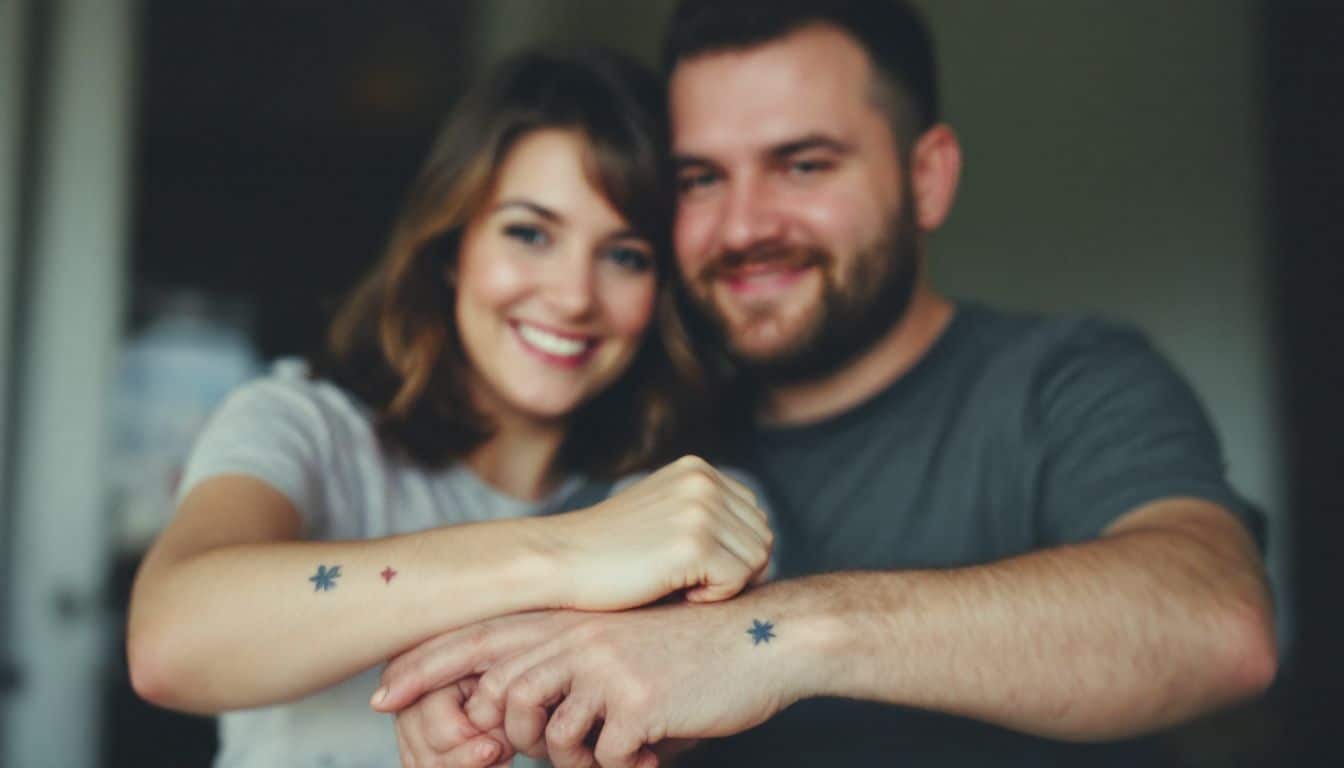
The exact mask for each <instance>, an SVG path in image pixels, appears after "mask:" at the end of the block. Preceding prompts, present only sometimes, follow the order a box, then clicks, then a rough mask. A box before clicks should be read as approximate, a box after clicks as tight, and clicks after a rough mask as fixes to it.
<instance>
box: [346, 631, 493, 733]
mask: <svg viewBox="0 0 1344 768" xmlns="http://www.w3.org/2000/svg"><path fill="white" fill-rule="evenodd" d="M493 640H494V639H493V638H492V637H491V636H490V634H489V631H488V630H487V629H484V628H478V627H468V628H465V629H461V630H457V631H455V632H449V633H447V634H445V635H440V636H439V637H436V638H434V639H433V640H429V641H427V642H425V643H422V644H421V645H419V646H417V647H415V648H412V649H411V650H409V651H407V652H405V653H403V654H401V655H400V656H398V657H396V658H395V659H393V660H392V661H391V662H389V663H388V665H387V667H386V668H384V669H383V675H382V679H381V680H380V682H379V687H378V690H376V691H374V693H373V696H372V698H370V700H369V705H370V706H371V707H373V708H374V709H375V710H378V711H380V712H396V711H398V710H400V709H403V708H405V707H407V706H409V705H410V704H411V703H412V702H414V701H415V700H417V699H419V698H420V697H421V696H423V695H424V694H425V693H426V692H428V691H432V690H435V689H438V688H443V687H444V686H447V685H451V684H452V683H454V682H456V681H457V680H459V679H461V678H463V677H466V676H468V675H471V674H473V673H474V672H475V671H476V670H475V668H476V667H485V666H488V665H489V662H490V660H491V657H492V656H493V655H494V651H495V649H494V648H493V647H492V646H493V642H492V641H493Z"/></svg>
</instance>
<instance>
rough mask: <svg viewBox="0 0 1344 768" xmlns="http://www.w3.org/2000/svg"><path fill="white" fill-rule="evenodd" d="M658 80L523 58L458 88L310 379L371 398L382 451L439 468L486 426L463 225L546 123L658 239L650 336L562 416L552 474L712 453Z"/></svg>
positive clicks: (612, 60)
mask: <svg viewBox="0 0 1344 768" xmlns="http://www.w3.org/2000/svg"><path fill="white" fill-rule="evenodd" d="M665 103H666V102H665V97H664V91H663V87H662V84H661V82H660V80H659V79H658V78H657V76H656V75H654V74H653V73H652V72H651V71H649V70H647V69H646V68H644V67H643V66H642V65H639V64H638V63H636V62H634V61H633V60H631V59H629V58H628V57H626V56H624V55H621V54H617V53H614V52H612V51H608V50H605V49H593V48H587V49H579V50H572V51H568V52H563V53H557V52H529V53H525V54H522V55H519V56H516V57H515V58H512V59H510V60H508V61H506V62H505V63H503V64H501V65H500V67H499V68H498V69H497V70H496V71H495V72H494V74H493V76H491V77H490V78H488V79H487V80H485V81H483V82H482V83H481V84H480V85H479V86H478V87H476V88H475V89H474V90H473V91H472V92H470V93H469V94H467V95H466V96H465V97H464V98H463V99H462V100H461V101H460V102H459V103H458V105H457V106H456V108H455V109H454V110H453V112H452V113H451V114H450V115H449V117H448V120H447V122H446V123H445V124H444V127H443V128H442V129H441V130H440V132H439V134H438V136H437V138H436V140H435V142H434V145H433V148H432V150H431V152H430V155H429V158H428V159H427V161H426V162H425V164H424V166H423V167H422V168H421V170H420V173H419V175H418V177H417V178H416V181H415V183H414V184H413V185H412V187H411V190H410V194H409V196H408V199H407V201H406V203H405V205H404V206H403V208H402V210H401V213H400V215H399V217H398V219H397V221H396V223H395V225H394V226H393V229H392V233H391V237H390V239H389V242H388V244H387V246H386V248H385V250H384V251H383V254H382V257H381V258H380V259H379V260H378V262H377V263H376V264H375V265H374V266H373V268H372V270H371V271H370V272H369V273H368V274H367V276H366V277H365V278H364V279H363V280H362V281H361V282H360V283H359V284H358V286H357V287H356V288H355V289H354V291H353V292H352V293H351V294H350V295H349V297H348V298H347V299H346V300H345V302H344V303H343V304H342V305H341V307H340V309H339V310H338V312H337V314H336V316H335V318H334V321H333V322H332V325H331V328H330V332H329V335H328V339H327V349H326V352H325V355H324V356H323V357H322V358H321V359H319V360H318V361H316V362H317V365H316V374H317V375H319V376H322V377H324V378H329V379H331V380H333V381H334V382H335V383H337V384H338V385H340V386H342V387H344V388H345V389H347V390H348V391H350V392H352V393H353V394H354V395H355V396H357V397H358V398H359V399H361V400H362V401H364V403H365V404H366V405H368V406H369V407H370V408H371V409H372V410H373V412H374V414H375V423H376V426H377V429H378V433H379V435H380V437H381V438H382V440H383V442H384V445H385V446H389V447H392V448H394V449H396V450H400V451H402V452H404V453H405V454H407V455H409V456H410V457H411V458H412V459H413V460H415V461H417V462H419V463H420V464H422V465H426V466H431V467H433V466H441V465H443V464H444V463H446V462H448V461H451V460H452V459H455V458H458V457H461V456H462V455H464V454H465V453H467V452H468V451H470V450H471V449H472V448H474V447H475V446H477V445H479V444H480V443H482V442H483V441H485V440H486V439H488V438H489V437H490V435H491V433H492V430H493V426H492V424H491V423H490V420H489V418H488V417H487V416H486V415H485V414H483V413H480V412H479V411H478V410H477V409H476V408H474V407H473V405H472V402H471V399H470V397H469V396H468V392H467V380H468V376H469V372H470V366H471V364H470V362H469V361H468V359H467V356H466V354H465V353H464V350H463V348H462V343H461V340H460V339H459V337H458V334H457V329H456V325H455V322H454V317H455V315H454V304H455V295H454V289H453V287H452V286H451V285H449V281H448V280H447V279H446V278H445V275H446V274H450V273H451V271H452V270H453V269H454V268H455V265H456V260H457V251H458V246H459V244H460V242H461V239H462V234H463V230H464V228H465V227H466V226H467V224H468V222H470V221H471V220H472V217H473V216H474V215H475V214H476V213H477V212H478V211H480V209H481V208H482V207H483V206H484V205H485V204H487V202H488V200H489V197H490V194H491V191H492V187H493V184H494V182H495V178H496V175H497V173H498V171H499V168H500V166H501V164H502V163H503V161H504V159H505V157H506V156H507V155H508V153H509V151H510V149H511V148H512V147H513V146H515V145H516V144H517V143H518V142H519V140H520V139H522V138H523V137H525V136H527V135H529V134H531V133H533V132H535V131H538V130H543V129H552V128H555V129H568V130H576V131H579V132H580V133H581V134H582V135H583V136H584V137H585V138H586V139H587V144H588V157H587V158H586V163H585V165H586V167H587V170H588V173H589V178H590V180H591V182H592V183H593V185H594V186H595V187H596V188H597V189H598V190H599V191H600V192H601V193H602V195H603V196H604V197H605V198H606V199H607V201H608V202H609V203H611V205H612V207H613V208H615V209H616V210H617V211H619V212H620V213H621V215H622V216H623V217H625V219H626V220H627V221H629V223H630V225H631V227H632V228H633V229H634V230H635V231H637V232H639V233H640V235H641V236H643V237H645V238H647V239H648V240H649V241H650V242H652V243H653V245H654V250H655V253H656V254H657V256H656V259H655V261H656V265H657V266H656V268H657V272H658V277H659V294H658V305H657V309H656V313H655V320H654V323H655V324H656V325H657V326H658V329H657V332H650V333H648V334H647V335H646V337H645V340H644V343H643V344H642V346H641V348H640V350H639V351H638V352H637V353H636V355H635V358H634V360H633V361H632V363H631V365H630V368H629V369H628V370H627V371H626V372H625V374H624V375H623V376H622V377H621V378H620V379H619V380H618V381H617V382H616V383H615V384H613V385H612V386H611V387H609V388H608V389H607V390H605V391H603V392H602V393H600V394H598V395H597V396H596V397H594V398H593V399H591V400H590V401H588V402H587V403H585V404H583V405H582V406H580V407H579V408H578V409H577V410H576V411H575V413H573V414H572V415H571V418H570V426H571V428H570V429H569V431H568V434H567V435H566V438H565V441H564V442H563V444H562V446H561V449H560V452H559V454H558V460H557V467H556V468H557V469H563V470H568V471H578V472H583V473H586V474H588V475H590V476H594V477H613V476H616V475H619V474H623V473H626V472H629V471H633V470H637V469H642V468H648V467H651V466H656V465H657V464H660V463H663V462H665V461H667V460H670V459H672V458H675V457H676V456H677V455H679V454H680V453H682V452H685V451H686V449H687V448H688V445H687V441H688V439H689V438H690V437H691V436H692V435H693V436H695V438H696V441H697V443H698V445H697V447H699V448H701V449H702V450H701V452H705V450H704V449H705V448H707V447H708V446H707V445H706V444H705V437H706V435H708V434H709V432H708V427H709V426H710V421H711V420H710V419H709V417H708V414H707V411H705V410H704V407H703V406H704V404H707V403H709V402H712V400H713V398H712V397H710V396H709V393H708V391H707V388H708V386H709V385H708V383H707V382H708V379H707V377H706V376H705V375H704V369H703V367H702V365H701V363H700V361H699V359H698V357H697V356H696V354H695V352H694V351H693V349H692V347H691V345H690V342H689V340H688V338H687V335H686V331H685V326H684V325H683V322H682V316H681V312H682V311H684V310H682V309H681V308H679V306H678V304H679V302H677V301H676V300H675V296H674V294H675V291H676V288H675V283H676V280H675V274H676V272H675V266H674V265H673V263H672V260H671V255H670V254H671V251H670V226H671V221H672V213H673V205H674V202H675V200H674V196H673V195H674V187H673V183H672V175H671V172H670V166H669V163H668V159H667V158H668V151H667V137H666V116H665Z"/></svg>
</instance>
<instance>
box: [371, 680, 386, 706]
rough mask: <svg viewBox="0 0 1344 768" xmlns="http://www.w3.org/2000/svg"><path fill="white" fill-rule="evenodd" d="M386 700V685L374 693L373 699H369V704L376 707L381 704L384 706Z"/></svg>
mask: <svg viewBox="0 0 1344 768" xmlns="http://www.w3.org/2000/svg"><path fill="white" fill-rule="evenodd" d="M386 698H387V686H386V685H384V686H382V687H381V688H379V689H378V690H376V691H374V692H373V698H371V699H369V704H370V705H372V706H375V707H376V706H378V705H379V704H382V703H383V699H386Z"/></svg>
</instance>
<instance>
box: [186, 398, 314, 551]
mask: <svg viewBox="0 0 1344 768" xmlns="http://www.w3.org/2000/svg"><path fill="white" fill-rule="evenodd" d="M324 434H325V423H324V421H323V418H322V413H321V410H320V409H319V407H318V405H317V404H316V403H315V402H314V401H313V399H312V398H311V397H310V396H308V395H307V394H306V393H305V392H304V390H303V388H302V387H301V386H300V385H298V384H297V383H292V382H286V381H283V380H280V379H276V378H268V379H261V380H257V381H254V382H251V383H249V384H246V385H244V386H243V387H241V388H240V389H238V390H236V391H235V392H234V393H233V394H231V395H230V396H229V397H228V398H227V399H226V400H225V401H224V403H223V404H222V405H221V406H220V407H219V409H218V410H217V411H216V412H215V413H214V414H213V415H212V416H211V417H210V419H209V420H208V421H207V422H206V425H205V428H204V429H203V430H202V431H201V434H200V435H199V437H197V439H196V443H195V446H194V447H193V448H192V451H191V455H190V457H189V458H188V459H187V463H186V467H185V469H184V470H183V474H182V480H181V482H180V484H179V485H178V491H177V498H178V501H179V503H180V502H181V500H182V499H183V498H185V497H186V495H187V493H189V492H190V491H191V489H192V488H194V487H195V486H197V485H199V484H200V483H201V482H202V481H204V480H207V479H209V478H211V477H217V476H220V475H247V476H250V477H254V478H256V479H258V480H261V481H262V482H264V483H266V484H267V485H269V486H271V487H272V488H274V489H275V490H277V491H279V492H280V493H281V494H283V495H284V496H285V497H286V498H288V499H289V501H290V503H292V504H293V505H294V508H295V509H296V510H297V511H298V513H299V515H300V517H301V518H302V519H303V521H304V525H305V528H310V527H311V526H312V524H313V521H314V515H315V514H316V513H317V511H318V510H319V509H321V504H322V498H321V495H322V483H321V466H322V446H323V444H324V442H325V441H324V439H323V437H322V436H323V435H324Z"/></svg>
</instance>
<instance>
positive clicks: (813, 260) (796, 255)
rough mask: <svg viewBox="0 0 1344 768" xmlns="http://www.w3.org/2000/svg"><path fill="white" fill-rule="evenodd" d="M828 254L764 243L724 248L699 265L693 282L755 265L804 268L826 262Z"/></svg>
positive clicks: (816, 249)
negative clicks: (749, 246)
mask: <svg viewBox="0 0 1344 768" xmlns="http://www.w3.org/2000/svg"><path fill="white" fill-rule="evenodd" d="M830 260H831V259H830V254H828V253H827V252H826V251H825V250H823V249H821V248H809V247H806V246H800V245H792V246H777V245H776V246H768V247H762V248H752V249H749V250H744V251H724V252H723V253H721V254H719V256H718V257H716V258H714V259H712V260H711V261H709V262H708V263H706V264H705V265H704V266H702V267H701V268H700V271H699V272H698V273H696V276H695V277H696V282H710V281H713V280H717V279H719V278H721V277H724V276H726V275H732V274H733V273H734V272H738V271H741V270H744V269H747V268H748V267H753V266H756V265H758V264H769V265H770V266H772V267H775V268H777V269H804V268H806V267H816V266H824V265H826V264H828V263H830Z"/></svg>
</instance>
